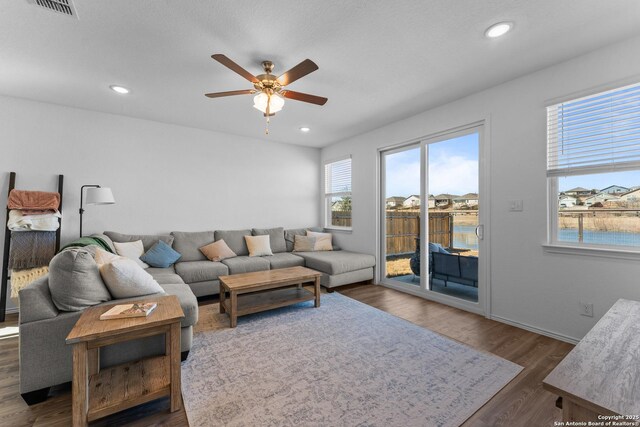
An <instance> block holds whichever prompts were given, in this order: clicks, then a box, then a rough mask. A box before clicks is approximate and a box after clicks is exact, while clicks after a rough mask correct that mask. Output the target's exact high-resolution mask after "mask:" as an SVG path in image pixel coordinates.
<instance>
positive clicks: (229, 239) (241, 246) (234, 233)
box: [214, 230, 251, 256]
mask: <svg viewBox="0 0 640 427" xmlns="http://www.w3.org/2000/svg"><path fill="white" fill-rule="evenodd" d="M214 236H215V238H216V241H217V240H224V241H225V242H226V243H227V245H228V246H229V248H230V249H231V250H232V251H233V252H235V254H236V255H238V256H240V255H249V249H248V248H247V242H245V241H244V236H251V230H216V232H215V233H214Z"/></svg>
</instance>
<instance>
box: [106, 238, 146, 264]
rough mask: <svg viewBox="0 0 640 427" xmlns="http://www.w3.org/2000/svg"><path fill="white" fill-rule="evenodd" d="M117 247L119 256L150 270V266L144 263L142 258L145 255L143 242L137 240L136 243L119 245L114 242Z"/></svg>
mask: <svg viewBox="0 0 640 427" xmlns="http://www.w3.org/2000/svg"><path fill="white" fill-rule="evenodd" d="M113 245H114V246H115V247H116V252H117V253H118V255H120V256H123V257H125V258H129V259H132V260H134V261H135V262H136V264H138V265H139V266H140V267H142V268H149V264H147V263H146V262H144V261H142V260H141V259H140V257H141V256H142V255H143V254H144V246H143V245H142V240H136V241H135V242H126V243H118V242H113Z"/></svg>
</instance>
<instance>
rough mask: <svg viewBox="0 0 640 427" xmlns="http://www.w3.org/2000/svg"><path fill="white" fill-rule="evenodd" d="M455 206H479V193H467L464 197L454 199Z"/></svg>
mask: <svg viewBox="0 0 640 427" xmlns="http://www.w3.org/2000/svg"><path fill="white" fill-rule="evenodd" d="M453 206H454V208H455V207H463V206H467V207H473V206H478V193H467V194H465V195H462V196H458V197H454V198H453Z"/></svg>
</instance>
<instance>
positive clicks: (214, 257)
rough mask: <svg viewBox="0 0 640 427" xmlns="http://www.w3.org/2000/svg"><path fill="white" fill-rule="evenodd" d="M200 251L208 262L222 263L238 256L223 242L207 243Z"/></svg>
mask: <svg viewBox="0 0 640 427" xmlns="http://www.w3.org/2000/svg"><path fill="white" fill-rule="evenodd" d="M200 251H201V252H202V253H203V254H204V256H206V257H207V258H209V260H210V261H222V260H223V259H227V258H233V257H236V256H238V255H236V253H235V252H233V251H232V250H231V249H230V248H229V246H228V245H227V243H226V242H225V241H224V240H218V241H215V242H213V243H209V244H208V245H206V246H203V247H201V248H200Z"/></svg>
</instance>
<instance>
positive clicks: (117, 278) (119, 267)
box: [100, 258, 164, 299]
mask: <svg viewBox="0 0 640 427" xmlns="http://www.w3.org/2000/svg"><path fill="white" fill-rule="evenodd" d="M100 275H101V276H102V280H104V283H105V284H106V285H107V288H108V289H109V292H110V293H111V295H112V296H113V298H115V299H121V298H133V297H139V296H142V295H149V294H157V293H164V290H163V289H162V287H161V286H160V285H159V284H158V282H156V280H155V279H154V278H153V277H152V276H151V275H150V274H149V273H147V272H146V271H144V269H143V268H142V267H140V266H139V265H138V264H136V263H135V261H134V260H132V259H129V258H120V259H117V260H115V261H112V262H109V263H107V264H102V265H101V266H100Z"/></svg>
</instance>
